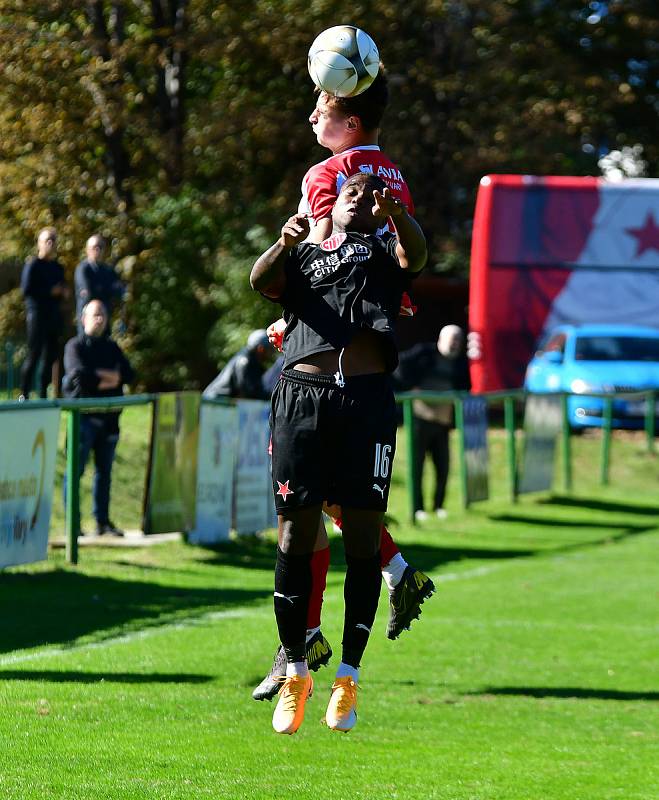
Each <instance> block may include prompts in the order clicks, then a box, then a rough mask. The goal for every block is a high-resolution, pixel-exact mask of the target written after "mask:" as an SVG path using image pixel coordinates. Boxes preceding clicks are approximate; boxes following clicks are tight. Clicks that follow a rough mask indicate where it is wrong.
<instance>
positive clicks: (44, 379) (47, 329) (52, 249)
mask: <svg viewBox="0 0 659 800" xmlns="http://www.w3.org/2000/svg"><path fill="white" fill-rule="evenodd" d="M21 289H22V291H23V297H24V298H25V310H26V320H27V347H28V354H27V358H26V359H25V362H24V363H23V368H22V370H21V397H22V398H23V399H27V398H29V396H30V390H31V388H32V384H33V382H34V373H35V370H36V368H37V365H38V363H39V359H40V358H41V357H42V356H43V367H42V371H41V379H40V384H39V397H46V396H47V393H48V384H49V383H50V382H51V379H52V372H53V364H54V363H55V362H56V361H57V359H58V357H59V354H60V344H61V338H62V331H63V327H64V324H63V317H62V308H61V306H62V301H63V300H64V299H65V298H67V297H68V296H69V289H68V287H67V285H66V283H65V281H64V269H63V267H62V265H61V264H60V263H59V261H58V260H57V234H56V232H55V229H54V228H44V229H43V230H41V231H40V232H39V236H38V238H37V256H36V258H35V257H32V258H29V259H28V260H27V261H26V262H25V266H24V267H23V272H22V275H21Z"/></svg>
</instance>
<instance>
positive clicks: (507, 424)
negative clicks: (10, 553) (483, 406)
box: [0, 389, 657, 564]
mask: <svg viewBox="0 0 659 800" xmlns="http://www.w3.org/2000/svg"><path fill="white" fill-rule="evenodd" d="M541 395H544V396H551V397H560V399H561V408H562V424H561V443H562V447H561V451H562V459H561V464H562V474H563V488H564V490H565V491H566V492H568V493H569V492H571V491H572V486H573V482H572V475H573V473H572V447H571V428H570V423H569V414H568V398H569V397H571V396H574V395H571V394H569V393H565V392H545V393H536V392H534V393H528V392H526V391H525V390H523V389H516V390H511V391H501V392H490V393H486V394H483V395H471V394H470V393H469V392H426V391H421V392H404V393H401V394H398V395H397V396H396V400H397V402H399V403H401V404H402V406H403V421H404V426H405V439H406V444H407V484H408V498H409V522H410V523H411V524H412V525H414V524H416V523H415V518H414V500H413V491H414V486H415V485H416V479H417V475H416V458H415V452H416V441H415V434H414V428H415V426H414V410H413V401H414V400H415V399H423V400H432V401H445V402H447V403H453V406H454V411H455V427H456V429H457V431H458V442H459V452H458V463H459V483H460V491H461V498H462V506H463V508H465V509H466V508H468V506H469V501H468V495H467V463H466V454H465V421H464V402H465V400H466V399H467V398H469V397H475V396H476V397H477V396H480V397H483V398H484V399H485V401H486V402H487V404H488V406H492V405H496V404H501V405H502V407H503V417H504V429H505V432H506V462H507V466H508V476H509V493H510V494H509V497H510V501H511V502H513V503H514V502H517V443H516V431H517V419H516V414H515V404H516V403H519V402H521V401H524V400H525V399H526V398H527V397H529V396H541ZM580 396H583V395H580ZM157 397H158V395H156V394H138V395H126V396H122V397H108V398H80V399H59V400H29V401H24V402H20V401H8V402H0V412H2V411H11V410H27V409H31V410H36V409H40V408H57V407H58V408H61V409H62V410H63V411H67V412H68V415H69V416H68V419H67V436H66V443H67V445H66V448H67V449H66V481H67V484H66V522H65V535H66V559H67V561H69V563H71V564H77V563H78V536H79V534H80V474H79V473H80V414H81V413H82V412H86V411H108V410H111V409H122V408H127V407H129V406H140V405H148V404H150V403H153V402H154V401H155V400H156V399H157ZM587 397H598V398H602V399H603V401H604V408H603V412H602V423H603V424H602V444H601V461H600V483H601V484H602V485H606V484H608V482H609V470H610V462H611V435H612V430H613V403H614V401H615V400H616V399H618V398H621V397H622V398H625V399H630V398H637V397H642V398H645V400H646V409H645V417H644V428H645V433H646V441H647V449H648V452H651V453H652V452H654V450H655V435H656V411H657V407H656V405H657V404H656V401H657V391H655V390H647V391H643V392H634V393H624V394H623V393H616V394H606V393H599V394H598V393H589V394H588V395H587ZM202 401H203V402H204V403H210V404H213V405H225V404H227V402H228V403H231V402H232V401H230V400H227V399H225V398H218V399H214V400H210V399H206V398H203V397H202ZM488 429H489V428H488Z"/></svg>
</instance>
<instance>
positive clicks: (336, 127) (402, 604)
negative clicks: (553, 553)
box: [252, 67, 435, 700]
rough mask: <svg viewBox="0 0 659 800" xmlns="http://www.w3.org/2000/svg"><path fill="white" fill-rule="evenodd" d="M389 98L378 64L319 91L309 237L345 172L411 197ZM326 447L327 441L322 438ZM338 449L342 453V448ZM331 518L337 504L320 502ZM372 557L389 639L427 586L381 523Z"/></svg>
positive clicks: (267, 685)
mask: <svg viewBox="0 0 659 800" xmlns="http://www.w3.org/2000/svg"><path fill="white" fill-rule="evenodd" d="M388 100H389V90H388V86H387V79H386V76H385V73H384V70H383V68H382V67H380V71H379V73H378V75H377V77H376V78H375V80H374V81H373V83H372V84H371V86H370V87H369V88H368V89H367V90H366V91H365V92H363V93H362V94H360V95H358V96H356V97H345V98H339V97H334V96H332V95H328V94H326V93H325V92H321V93H320V94H319V95H318V98H317V102H316V106H315V108H314V110H313V111H312V113H311V115H310V117H309V122H310V123H311V126H312V129H313V131H314V133H315V135H316V138H317V139H318V142H319V143H320V144H321V145H323V147H327V148H328V149H329V150H331V151H332V156H331V157H330V158H327V159H325V160H324V161H321V162H320V163H319V164H315V165H314V166H312V167H311V168H310V169H309V170H308V172H307V173H306V175H305V176H304V180H303V181H302V199H301V201H300V205H299V213H300V214H303V215H307V216H308V217H309V221H310V225H311V229H310V233H309V237H308V238H309V241H314V242H317V243H318V242H322V241H323V240H324V239H326V238H327V237H328V236H329V235H330V233H331V230H332V219H331V213H332V207H333V206H334V203H335V201H336V198H337V195H338V193H339V189H340V188H341V186H342V185H343V183H344V182H345V180H346V179H347V178H348V177H350V176H351V175H355V174H359V173H360V172H371V173H373V174H376V175H379V176H380V177H381V178H382V179H383V180H384V181H385V183H386V185H387V187H388V188H389V190H390V192H391V196H392V197H393V198H394V199H395V200H398V201H399V202H400V203H401V204H402V205H403V206H404V207H405V208H406V210H407V212H408V213H409V214H412V215H413V214H414V205H413V202H412V197H411V194H410V191H409V189H408V186H407V183H406V182H405V179H404V177H403V175H402V173H401V171H400V169H399V168H398V167H397V166H396V165H395V164H394V163H393V162H392V161H391V160H390V159H389V158H388V157H387V156H386V155H385V154H384V153H383V152H382V151H381V150H380V148H379V146H378V136H379V128H380V123H381V121H382V117H383V114H384V111H385V109H386V107H387V103H388ZM388 230H389V221H388V220H386V219H382V220H381V221H380V227H379V228H378V232H379V233H386V232H387V231H388ZM403 298H404V302H403V303H402V304H401V314H402V315H404V316H409V315H411V314H412V313H413V312H412V308H411V303H410V301H409V298H408V297H407V293H404V295H403ZM285 328H286V323H285V322H284V320H283V319H282V320H279V321H278V322H276V323H274V324H273V325H272V326H270V329H268V332H269V333H270V331H271V329H272V330H273V337H272V338H271V341H273V344H275V345H276V346H277V347H279V341H277V334H276V332H277V331H278V332H279V337H281V336H283V333H284V330H285ZM330 447H331V443H330ZM343 455H344V456H345V454H343ZM328 511H329V512H330V513H331V515H332V516H333V517H334V518H335V520H336V521H337V523H338V524H340V520H338V519H336V518H337V516H339V517H340V509H336V508H334V509H328ZM329 560H330V559H329V541H328V539H327V534H326V532H325V527H324V525H323V524H321V526H320V528H319V532H318V539H317V541H316V547H315V550H314V554H313V558H312V561H311V571H312V576H313V577H312V594H311V601H310V603H309V612H308V620H307V658H308V661H309V666H310V668H311V669H312V670H317V669H319V668H320V667H321V666H323V665H324V664H327V662H328V661H329V659H330V657H331V655H332V650H331V647H330V645H329V643H328V641H327V640H326V639H325V637H324V636H323V633H322V631H321V630H320V624H321V608H322V602H323V592H324V590H325V584H326V578H327V571H328V569H329ZM380 564H381V568H382V575H383V577H384V580H385V583H386V585H387V589H388V590H389V621H388V624H387V636H388V637H389V639H396V638H397V637H398V636H399V635H400V633H401V632H402V631H403V630H405V629H406V628H408V627H409V626H410V624H411V622H412V620H414V619H415V618H417V617H418V616H419V614H420V613H421V609H420V606H421V604H422V603H423V602H424V600H425V599H426V598H428V597H429V596H430V595H431V594H432V593H433V592H434V590H435V587H434V584H433V582H432V581H431V580H430V578H428V576H427V575H425V574H424V573H423V572H421V571H420V570H418V569H415V568H414V567H412V566H410V565H409V564H408V563H407V561H406V560H405V559H404V557H403V555H402V554H401V552H400V550H399V549H398V547H397V545H396V543H395V542H394V541H393V539H392V538H391V535H390V534H389V532H388V531H387V529H386V528H385V527H384V526H383V527H382V539H381V543H380ZM285 669H286V658H285V653H284V651H283V649H282V648H281V647H280V648H278V650H277V652H276V653H275V657H274V661H273V664H272V667H271V669H270V671H269V673H268V674H267V675H266V676H265V677H264V678H263V680H262V681H261V682H260V683H259V685H258V686H257V687H256V688H255V689H254V691H253V693H252V697H253V698H254V699H255V700H270V699H271V698H272V697H274V695H275V694H277V691H278V689H279V686H280V684H279V678H280V677H281V676H283V675H284V673H285Z"/></svg>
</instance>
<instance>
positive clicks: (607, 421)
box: [600, 397, 613, 486]
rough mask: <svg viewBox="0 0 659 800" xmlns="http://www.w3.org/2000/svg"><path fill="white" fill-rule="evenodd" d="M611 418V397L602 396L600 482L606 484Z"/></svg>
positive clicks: (607, 479)
mask: <svg viewBox="0 0 659 800" xmlns="http://www.w3.org/2000/svg"><path fill="white" fill-rule="evenodd" d="M612 419H613V398H612V397H605V398H604V418H603V420H602V423H603V429H602V465H601V470H600V483H601V484H602V486H606V484H608V482H609V460H610V457H611V422H612Z"/></svg>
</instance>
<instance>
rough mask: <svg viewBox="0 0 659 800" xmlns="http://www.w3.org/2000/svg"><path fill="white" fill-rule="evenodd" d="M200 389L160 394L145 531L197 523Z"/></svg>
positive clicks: (180, 528)
mask: <svg viewBox="0 0 659 800" xmlns="http://www.w3.org/2000/svg"><path fill="white" fill-rule="evenodd" d="M199 402H200V395H199V393H198V392H169V393H166V394H161V395H158V399H157V401H156V403H155V406H154V411H153V432H152V436H151V458H150V463H149V475H148V484H147V493H146V501H145V509H144V526H143V527H144V532H145V533H169V532H173V531H190V530H192V529H193V528H194V526H195V493H196V488H197V443H198V438H199Z"/></svg>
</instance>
